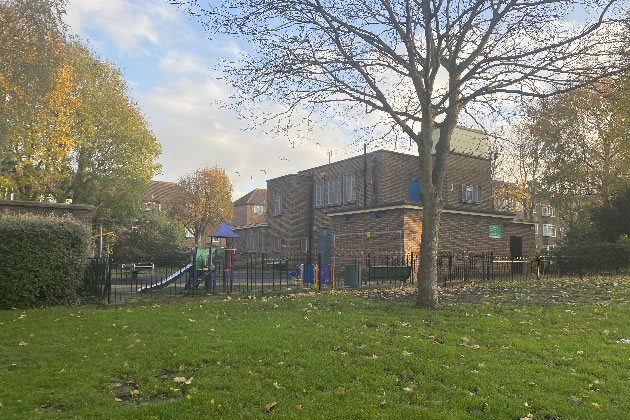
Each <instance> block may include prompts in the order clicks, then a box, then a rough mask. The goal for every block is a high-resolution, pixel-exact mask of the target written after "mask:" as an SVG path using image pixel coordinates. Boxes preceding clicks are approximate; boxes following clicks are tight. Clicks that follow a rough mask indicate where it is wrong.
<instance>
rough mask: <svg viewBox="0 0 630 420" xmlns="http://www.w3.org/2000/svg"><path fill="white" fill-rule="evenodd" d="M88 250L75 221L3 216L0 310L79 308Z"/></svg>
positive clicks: (83, 232)
mask: <svg viewBox="0 0 630 420" xmlns="http://www.w3.org/2000/svg"><path fill="white" fill-rule="evenodd" d="M89 245H90V230H89V228H88V227H87V226H85V225H84V224H82V223H80V222H78V221H76V220H74V219H69V218H54V217H41V216H8V215H5V216H2V215H0V308H3V309H6V308H13V307H19V308H26V307H34V306H49V305H62V304H72V303H76V302H77V301H78V300H79V292H80V289H81V287H82V285H83V276H84V273H85V267H86V260H87V257H88V247H89Z"/></svg>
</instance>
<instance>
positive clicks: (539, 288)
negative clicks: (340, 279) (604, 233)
mask: <svg viewBox="0 0 630 420" xmlns="http://www.w3.org/2000/svg"><path fill="white" fill-rule="evenodd" d="M341 293H343V294H348V295H352V296H360V297H364V298H367V299H372V300H380V301H393V302H403V303H410V304H413V303H414V302H415V299H416V295H417V288H416V286H415V285H405V286H401V287H394V288H380V289H358V290H344V291H342V292H341ZM439 293H440V303H441V304H442V305H450V304H455V303H472V304H490V303H492V304H509V305H539V306H540V305H550V304H554V303H564V304H569V305H584V304H592V303H596V304H602V305H607V304H609V303H612V302H615V303H630V276H607V277H584V278H583V279H579V278H577V277H576V278H559V279H545V280H535V281H523V282H518V283H491V282H469V283H459V284H454V285H449V286H447V287H440V288H439Z"/></svg>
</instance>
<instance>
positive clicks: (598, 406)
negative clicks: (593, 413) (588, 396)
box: [593, 402, 602, 408]
mask: <svg viewBox="0 0 630 420" xmlns="http://www.w3.org/2000/svg"><path fill="white" fill-rule="evenodd" d="M593 407H595V408H602V406H601V405H599V404H598V403H596V402H594V403H593Z"/></svg>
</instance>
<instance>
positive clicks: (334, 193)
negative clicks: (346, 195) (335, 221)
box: [328, 176, 341, 206]
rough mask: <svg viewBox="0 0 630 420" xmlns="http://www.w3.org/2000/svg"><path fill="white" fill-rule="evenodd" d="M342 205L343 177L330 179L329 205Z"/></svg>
mask: <svg viewBox="0 0 630 420" xmlns="http://www.w3.org/2000/svg"><path fill="white" fill-rule="evenodd" d="M337 204H341V177H340V176H335V177H332V178H328V205H329V206H334V205H337Z"/></svg>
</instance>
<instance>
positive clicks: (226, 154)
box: [66, 0, 585, 198]
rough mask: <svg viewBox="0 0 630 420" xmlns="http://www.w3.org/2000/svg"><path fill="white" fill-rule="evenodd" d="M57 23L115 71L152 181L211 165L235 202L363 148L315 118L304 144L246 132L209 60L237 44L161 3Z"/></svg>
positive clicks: (132, 1) (75, 1)
mask: <svg viewBox="0 0 630 420" xmlns="http://www.w3.org/2000/svg"><path fill="white" fill-rule="evenodd" d="M572 17H573V18H574V19H576V20H578V21H579V20H582V19H583V18H584V17H585V14H584V13H583V12H582V11H577V12H576V11H574V12H573V13H572ZM66 23H68V24H69V26H70V28H71V30H72V32H74V33H75V34H77V35H79V36H80V37H81V38H82V39H84V40H86V41H87V42H88V43H89V44H90V45H91V47H92V49H93V50H94V51H95V53H96V54H97V55H98V56H100V57H101V58H103V59H105V60H108V61H110V62H112V63H114V64H115V65H116V66H117V67H119V68H120V69H121V70H122V73H123V76H124V78H125V79H126V80H127V82H128V85H129V88H130V93H131V96H132V97H133V99H134V100H136V101H138V103H139V105H140V107H141V109H142V110H143V112H144V113H145V115H146V117H147V119H148V121H149V123H150V125H151V128H152V130H153V132H154V133H155V135H156V137H157V139H158V141H159V142H160V143H161V144H162V156H161V157H160V163H161V164H162V165H163V170H162V174H161V175H159V176H158V177H157V179H161V180H167V181H177V179H178V177H179V176H181V175H182V174H184V173H186V172H191V171H193V170H195V169H197V168H200V167H203V166H214V165H218V166H221V167H223V168H225V169H226V171H227V172H228V174H229V176H230V178H231V179H232V181H233V184H234V188H235V198H236V197H239V196H240V195H242V194H245V193H247V192H248V191H250V190H251V189H253V188H256V187H259V188H265V187H266V183H265V180H266V179H269V178H273V177H277V176H281V175H285V174H288V173H292V172H297V171H298V170H300V169H302V168H308V167H313V166H317V165H321V164H325V163H327V162H328V151H329V150H332V151H333V157H332V159H333V160H338V159H342V158H345V157H349V156H353V155H355V154H358V153H360V152H361V151H362V144H360V143H358V142H356V141H353V140H354V136H353V135H352V132H351V131H350V130H347V129H342V128H341V125H340V124H339V121H333V120H330V121H324V122H321V121H320V122H319V124H318V125H317V126H316V129H315V130H314V131H313V132H312V133H311V134H310V140H309V141H301V142H298V144H297V145H291V144H290V143H289V141H288V140H287V139H285V138H278V137H274V136H273V135H270V134H265V131H264V130H257V131H245V130H244V129H245V128H246V126H247V124H246V122H244V121H242V120H240V119H239V117H238V115H237V114H236V113H235V112H233V111H230V110H227V109H224V108H221V107H219V106H218V105H217V101H221V100H228V99H229V97H230V95H231V94H232V93H233V88H232V87H230V86H228V85H226V84H225V83H224V82H223V81H222V80H221V74H220V72H219V71H217V69H216V67H217V64H218V62H219V60H220V59H221V58H225V59H228V60H232V59H235V58H237V56H238V54H239V52H240V46H239V45H237V44H236V43H235V42H234V41H233V40H230V39H225V38H217V39H213V40H210V39H208V37H207V36H206V34H205V33H204V31H203V30H202V28H201V25H200V24H199V23H198V22H196V21H193V20H191V19H189V18H188V17H187V16H185V15H184V14H182V13H181V12H180V11H179V10H178V9H177V8H176V7H175V6H173V5H169V4H167V3H166V1H164V0H69V6H68V10H67V16H66ZM274 106H275V105H274V104H272V103H269V104H265V105H261V110H262V111H269V110H272V109H273V107H274ZM350 123H351V124H356V122H355V121H352V122H350ZM401 143H402V144H401ZM294 146H295V147H294ZM405 146H407V144H406V143H405V142H399V143H398V144H397V147H398V149H397V150H399V151H407V150H405ZM372 147H375V146H372ZM372 147H370V149H371V148H372ZM390 147H393V145H392V146H390Z"/></svg>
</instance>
